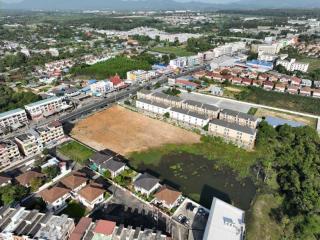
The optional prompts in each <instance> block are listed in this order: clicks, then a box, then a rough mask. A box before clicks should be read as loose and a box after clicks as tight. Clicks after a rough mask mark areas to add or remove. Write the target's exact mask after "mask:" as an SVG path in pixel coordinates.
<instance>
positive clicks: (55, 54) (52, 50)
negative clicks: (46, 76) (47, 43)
mask: <svg viewBox="0 0 320 240" xmlns="http://www.w3.org/2000/svg"><path fill="white" fill-rule="evenodd" d="M48 52H49V53H50V55H51V56H52V57H58V56H59V50H58V49H56V48H49V49H48Z"/></svg>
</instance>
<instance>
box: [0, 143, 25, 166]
mask: <svg viewBox="0 0 320 240" xmlns="http://www.w3.org/2000/svg"><path fill="white" fill-rule="evenodd" d="M20 159H21V155H20V152H19V148H18V145H17V144H16V143H15V142H14V141H12V140H3V141H1V142H0V166H8V165H10V164H11V163H13V162H15V161H19V160H20Z"/></svg>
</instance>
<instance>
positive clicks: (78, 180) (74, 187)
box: [60, 172, 88, 193]
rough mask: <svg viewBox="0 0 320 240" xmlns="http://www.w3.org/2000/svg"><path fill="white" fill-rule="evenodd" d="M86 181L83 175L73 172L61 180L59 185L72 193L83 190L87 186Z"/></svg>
mask: <svg viewBox="0 0 320 240" xmlns="http://www.w3.org/2000/svg"><path fill="white" fill-rule="evenodd" d="M87 181H88V179H87V178H86V175H85V174H84V173H80V172H73V173H71V174H70V175H68V176H66V177H64V178H63V179H61V181H60V182H61V183H62V184H63V185H64V186H65V187H66V188H68V189H70V190H71V191H73V192H74V193H76V192H78V191H80V189H82V188H84V187H85V186H86V185H87Z"/></svg>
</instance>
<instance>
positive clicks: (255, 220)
mask: <svg viewBox="0 0 320 240" xmlns="http://www.w3.org/2000/svg"><path fill="white" fill-rule="evenodd" d="M281 202H282V199H281V197H279V196H273V195H272V194H262V195H259V196H257V198H256V199H255V201H254V204H253V206H252V207H251V209H250V210H249V211H248V212H247V214H246V215H247V216H246V218H247V229H246V230H247V233H246V239H248V240H255V239H260V240H269V239H272V240H278V239H280V238H281V234H282V232H283V229H282V226H281V224H278V223H276V222H275V221H274V220H273V219H272V218H271V217H270V215H269V214H270V212H271V211H272V209H276V208H278V207H279V206H280V204H281Z"/></svg>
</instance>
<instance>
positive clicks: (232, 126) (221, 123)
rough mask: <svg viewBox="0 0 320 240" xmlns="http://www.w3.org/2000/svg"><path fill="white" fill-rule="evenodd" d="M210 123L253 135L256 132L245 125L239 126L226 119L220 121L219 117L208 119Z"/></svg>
mask: <svg viewBox="0 0 320 240" xmlns="http://www.w3.org/2000/svg"><path fill="white" fill-rule="evenodd" d="M210 123H212V124H215V125H218V126H221V127H225V128H230V129H233V130H236V131H239V132H244V133H247V134H250V135H254V134H256V132H257V131H256V129H252V128H249V127H246V126H241V125H238V124H235V123H229V122H226V121H222V120H220V119H213V120H211V121H210Z"/></svg>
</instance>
